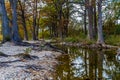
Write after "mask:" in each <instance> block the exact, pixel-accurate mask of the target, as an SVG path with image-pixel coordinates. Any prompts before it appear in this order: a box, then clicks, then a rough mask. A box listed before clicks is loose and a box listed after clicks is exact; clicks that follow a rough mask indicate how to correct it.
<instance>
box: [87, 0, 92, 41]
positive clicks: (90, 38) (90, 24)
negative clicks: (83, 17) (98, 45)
mask: <svg viewBox="0 0 120 80" xmlns="http://www.w3.org/2000/svg"><path fill="white" fill-rule="evenodd" d="M91 3H92V2H91V1H90V0H87V11H88V39H89V40H93V7H92V4H91Z"/></svg>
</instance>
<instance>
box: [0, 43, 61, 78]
mask: <svg viewBox="0 0 120 80" xmlns="http://www.w3.org/2000/svg"><path fill="white" fill-rule="evenodd" d="M29 47H30V46H18V45H14V44H13V43H9V42H7V43H5V44H2V46H0V52H1V56H0V80H53V77H52V73H54V68H55V65H57V64H58V62H57V60H56V59H55V58H57V57H58V56H60V55H61V53H60V52H55V51H45V50H43V51H38V50H37V51H36V50H31V51H30V52H28V53H27V54H25V50H26V49H27V48H29ZM35 47H36V46H35ZM4 53H5V54H4Z"/></svg>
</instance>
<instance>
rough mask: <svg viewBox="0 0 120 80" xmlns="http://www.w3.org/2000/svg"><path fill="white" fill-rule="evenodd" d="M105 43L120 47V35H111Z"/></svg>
mask: <svg viewBox="0 0 120 80" xmlns="http://www.w3.org/2000/svg"><path fill="white" fill-rule="evenodd" d="M105 43H106V44H110V45H114V46H120V35H109V36H107V37H106V38H105Z"/></svg>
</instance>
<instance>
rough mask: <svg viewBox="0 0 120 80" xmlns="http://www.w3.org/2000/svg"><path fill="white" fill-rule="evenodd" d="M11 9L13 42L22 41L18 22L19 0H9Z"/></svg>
mask: <svg viewBox="0 0 120 80" xmlns="http://www.w3.org/2000/svg"><path fill="white" fill-rule="evenodd" d="M9 1H10V5H11V9H12V41H13V42H21V38H20V36H19V30H18V24H17V11H16V7H17V2H18V1H17V0H9Z"/></svg>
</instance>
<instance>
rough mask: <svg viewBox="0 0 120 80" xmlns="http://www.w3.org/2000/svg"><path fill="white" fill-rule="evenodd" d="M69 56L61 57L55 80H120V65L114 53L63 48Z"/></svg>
mask: <svg viewBox="0 0 120 80" xmlns="http://www.w3.org/2000/svg"><path fill="white" fill-rule="evenodd" d="M61 48H62V49H63V50H64V51H66V52H67V53H68V55H64V56H61V57H60V58H59V61H61V65H59V66H58V67H57V68H56V73H57V75H56V77H55V80H119V79H120V63H119V62H117V60H116V54H115V52H114V51H105V50H104V51H97V50H87V49H81V48H77V47H65V46H64V47H61Z"/></svg>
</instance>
